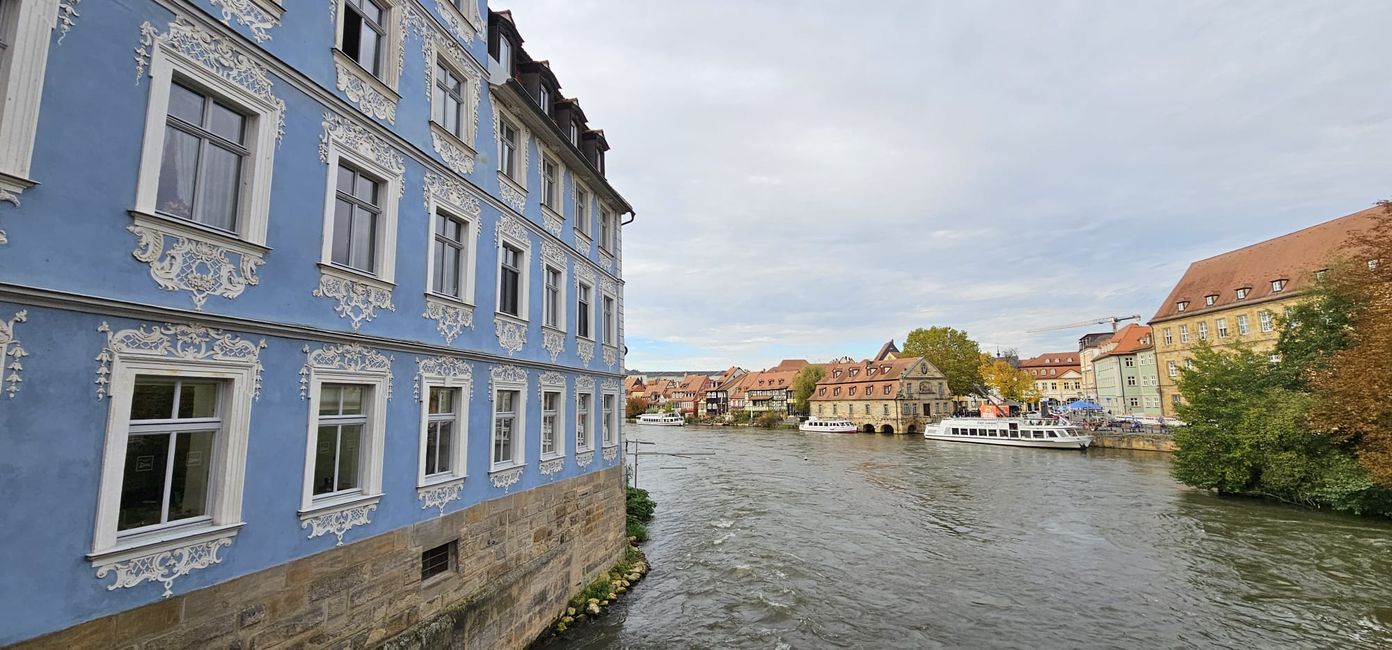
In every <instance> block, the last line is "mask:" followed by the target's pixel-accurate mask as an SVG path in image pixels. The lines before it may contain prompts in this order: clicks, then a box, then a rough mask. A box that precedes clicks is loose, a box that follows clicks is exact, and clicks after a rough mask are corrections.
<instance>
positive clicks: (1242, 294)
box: [1233, 287, 1251, 300]
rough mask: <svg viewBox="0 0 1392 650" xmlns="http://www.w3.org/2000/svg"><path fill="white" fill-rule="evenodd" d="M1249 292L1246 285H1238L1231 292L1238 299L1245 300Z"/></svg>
mask: <svg viewBox="0 0 1392 650" xmlns="http://www.w3.org/2000/svg"><path fill="white" fill-rule="evenodd" d="M1250 292H1251V289H1248V288H1247V287H1238V288H1237V290H1236V291H1234V292H1233V295H1235V296H1237V299H1238V300H1246V299H1247V294H1248V293H1250Z"/></svg>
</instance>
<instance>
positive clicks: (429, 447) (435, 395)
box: [424, 386, 466, 480]
mask: <svg viewBox="0 0 1392 650" xmlns="http://www.w3.org/2000/svg"><path fill="white" fill-rule="evenodd" d="M429 396H430V397H429V400H428V401H427V402H426V407H427V415H426V424H425V469H424V478H426V479H427V480H428V479H431V478H436V477H440V476H454V475H455V474H459V475H463V473H464V471H463V470H464V468H462V467H459V468H456V467H455V466H454V446H455V445H463V444H465V443H466V441H465V440H463V439H462V438H461V436H459V435H458V434H457V432H458V430H459V420H460V418H459V402H460V398H459V389H458V388H445V387H443V386H432V387H430V392H429Z"/></svg>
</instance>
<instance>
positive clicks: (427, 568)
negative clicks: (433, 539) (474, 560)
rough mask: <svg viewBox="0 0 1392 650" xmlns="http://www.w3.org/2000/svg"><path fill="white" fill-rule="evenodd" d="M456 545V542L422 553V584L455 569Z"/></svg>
mask: <svg viewBox="0 0 1392 650" xmlns="http://www.w3.org/2000/svg"><path fill="white" fill-rule="evenodd" d="M454 545H455V542H449V543H447V544H441V545H439V546H436V547H435V548H432V549H428V550H426V551H425V552H423V553H421V582H425V581H426V580H429V579H431V578H433V577H435V576H438V575H440V574H442V573H448V572H449V571H450V569H452V568H453V565H454Z"/></svg>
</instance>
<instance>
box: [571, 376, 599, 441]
mask: <svg viewBox="0 0 1392 650" xmlns="http://www.w3.org/2000/svg"><path fill="white" fill-rule="evenodd" d="M582 395H584V396H588V397H589V398H590V406H589V408H588V409H584V410H583V411H582V409H581V408H580V397H581V396H582ZM595 395H596V393H595V390H594V380H593V379H589V378H581V379H577V380H576V381H575V423H576V427H575V429H574V431H573V436H574V438H575V452H576V453H584V452H587V451H594V450H595V433H596V431H595V429H596V427H595V421H596V419H595V412H596V411H598V410H599V402H598V400H597V399H595ZM581 418H584V420H583V421H584V422H585V444H583V445H582V444H580V427H579V424H580V422H581V421H582V420H581Z"/></svg>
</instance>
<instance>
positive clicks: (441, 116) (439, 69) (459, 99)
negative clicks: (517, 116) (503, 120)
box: [366, 0, 469, 142]
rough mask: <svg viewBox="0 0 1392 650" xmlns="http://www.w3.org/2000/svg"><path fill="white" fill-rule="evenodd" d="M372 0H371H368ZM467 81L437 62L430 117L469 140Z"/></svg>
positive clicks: (458, 135) (453, 134) (453, 133)
mask: <svg viewBox="0 0 1392 650" xmlns="http://www.w3.org/2000/svg"><path fill="white" fill-rule="evenodd" d="M366 1H371V0H366ZM465 92H466V88H465V82H464V79H462V78H461V77H460V76H459V75H458V74H456V73H455V72H454V69H453V68H450V67H449V66H447V65H445V64H444V63H436V64H435V93H434V96H433V98H432V99H433V100H434V101H432V102H431V106H430V119H432V120H434V121H435V123H436V124H439V125H440V126H442V127H445V130H446V131H448V132H449V134H450V135H452V136H454V137H456V138H459V139H460V140H462V141H465V142H467V141H468V140H469V137H468V136H469V133H468V129H467V127H466V124H467V122H466V121H465V119H464V116H465V111H464V106H465V103H464V101H465V100H464V95H465Z"/></svg>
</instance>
